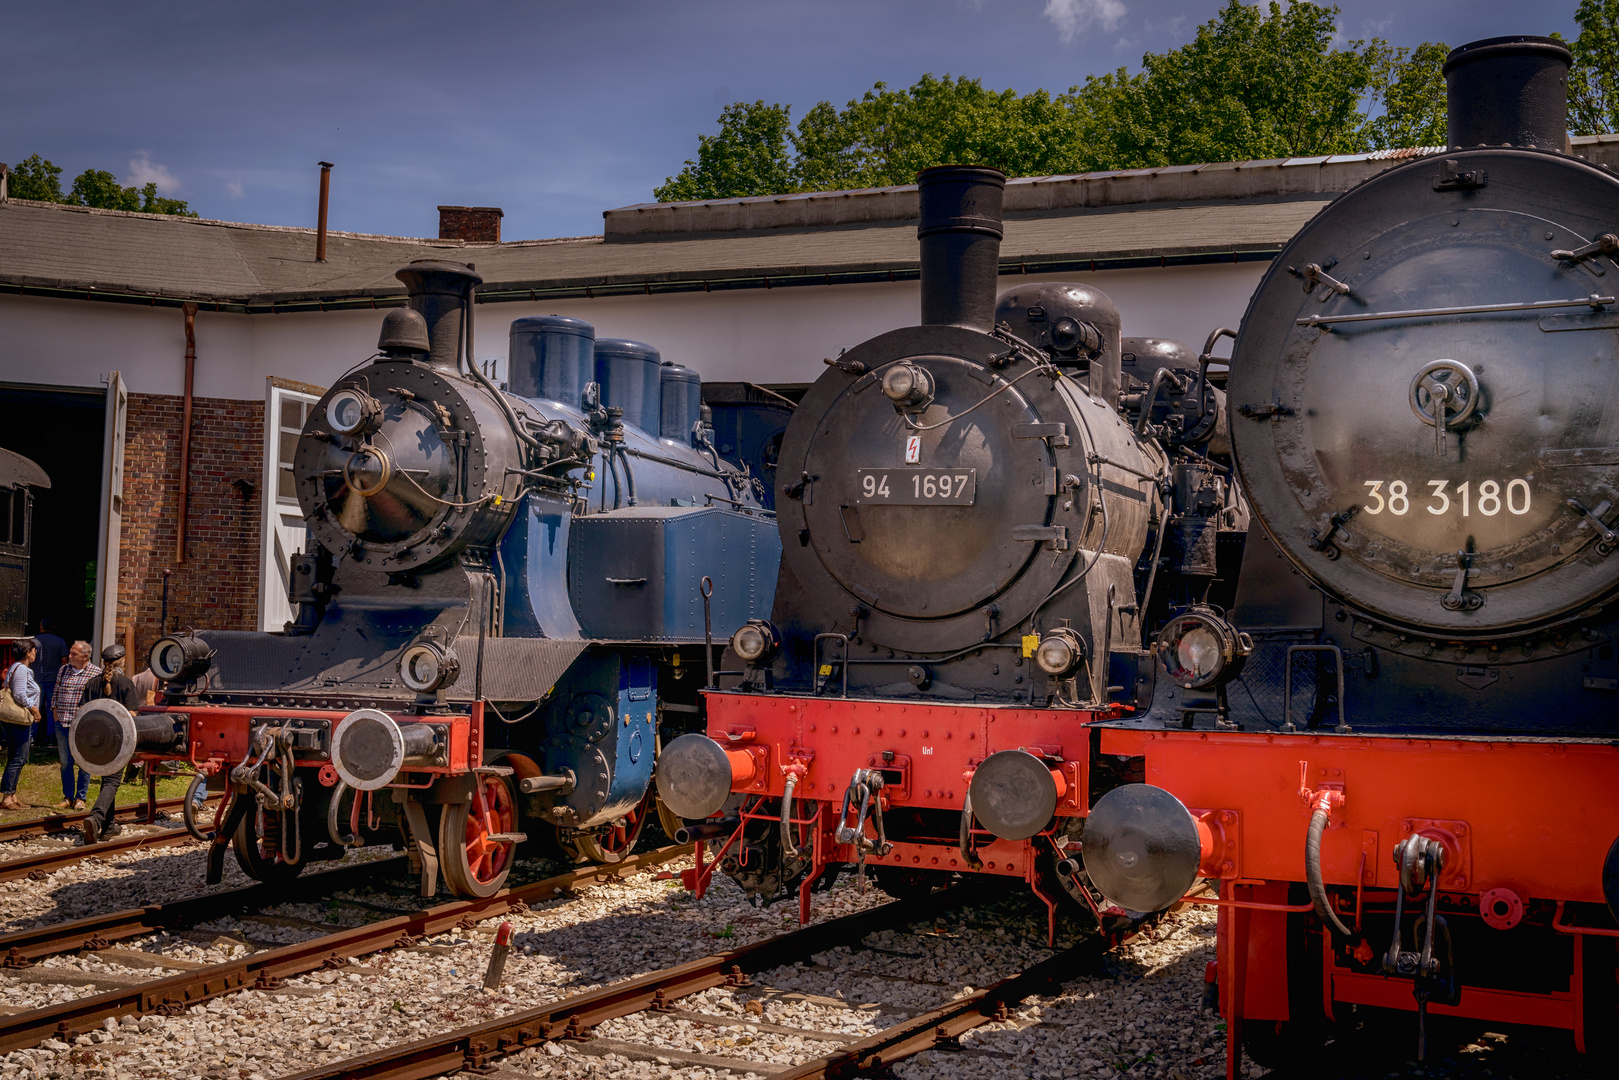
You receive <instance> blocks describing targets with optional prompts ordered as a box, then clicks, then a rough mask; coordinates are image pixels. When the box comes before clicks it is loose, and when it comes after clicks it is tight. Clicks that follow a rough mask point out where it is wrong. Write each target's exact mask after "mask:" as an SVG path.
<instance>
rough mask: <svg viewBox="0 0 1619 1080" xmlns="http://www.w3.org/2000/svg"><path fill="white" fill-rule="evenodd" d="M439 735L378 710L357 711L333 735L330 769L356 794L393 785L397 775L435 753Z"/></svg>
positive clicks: (344, 718) (338, 725) (429, 728)
mask: <svg viewBox="0 0 1619 1080" xmlns="http://www.w3.org/2000/svg"><path fill="white" fill-rule="evenodd" d="M437 740H438V735H437V733H436V732H435V731H434V730H433V728H431V727H429V726H428V725H426V724H400V723H398V722H396V721H395V720H394V718H393V717H391V716H389V715H388V714H387V713H385V712H382V711H381V710H380V709H356V710H354V711H353V712H351V713H349V714H348V715H347V716H345V717H343V719H342V720H340V721H338V724H337V730H335V731H333V732H332V767H333V768H335V769H336V770H337V775H338V776H340V777H342V778H343V782H344V783H345V784H347V785H348V786H349V787H351V788H354V789H355V790H356V791H375V790H376V789H377V788H380V787H386V786H387V785H388V784H391V783H393V780H394V777H396V776H398V775H399V771H400V770H401V769H403V768H404V767H405V766H406V765H407V764H410V763H411V762H413V761H422V760H425V759H427V758H430V757H432V756H433V755H434V752H435V751H436V750H437V749H438V741H437Z"/></svg>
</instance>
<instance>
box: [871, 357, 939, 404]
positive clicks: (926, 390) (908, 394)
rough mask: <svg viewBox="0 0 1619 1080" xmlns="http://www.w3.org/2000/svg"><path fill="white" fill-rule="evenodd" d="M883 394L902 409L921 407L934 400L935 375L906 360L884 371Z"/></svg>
mask: <svg viewBox="0 0 1619 1080" xmlns="http://www.w3.org/2000/svg"><path fill="white" fill-rule="evenodd" d="M883 395H884V396H885V397H887V398H888V400H889V401H892V402H893V403H894V404H895V405H897V406H899V407H900V408H902V409H920V408H923V407H925V406H926V405H927V404H928V403H929V402H931V401H932V400H933V376H932V375H930V374H929V373H928V370H927V368H924V367H921V366H920V365H917V364H911V363H906V362H904V361H902V362H900V363H898V364H895V365H893V366H892V367H890V368H889V369H888V370H887V371H885V372H884V373H883Z"/></svg>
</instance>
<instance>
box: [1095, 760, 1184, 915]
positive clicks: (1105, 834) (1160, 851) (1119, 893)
mask: <svg viewBox="0 0 1619 1080" xmlns="http://www.w3.org/2000/svg"><path fill="white" fill-rule="evenodd" d="M1084 844H1085V846H1084V848H1083V852H1084V858H1085V872H1086V873H1087V874H1089V875H1090V879H1091V883H1092V884H1094V885H1095V886H1096V887H1097V888H1098V889H1101V890H1102V895H1103V896H1105V897H1107V898H1108V899H1109V900H1111V901H1113V902H1114V903H1115V904H1117V905H1119V906H1120V907H1122V908H1125V909H1126V910H1128V911H1162V910H1163V909H1165V908H1167V907H1168V906H1169V905H1171V904H1173V903H1174V902H1175V901H1177V900H1179V899H1180V898H1181V897H1182V896H1183V895H1185V893H1186V890H1187V889H1190V888H1191V887H1192V882H1194V881H1196V880H1197V871H1198V864H1199V863H1200V862H1201V861H1202V858H1203V843H1202V838H1201V836H1200V835H1199V833H1198V828H1197V821H1196V820H1195V819H1194V818H1193V817H1192V813H1191V811H1189V810H1187V809H1186V807H1185V806H1184V805H1182V803H1181V801H1180V800H1179V799H1177V798H1175V796H1173V795H1171V794H1170V793H1169V792H1167V791H1165V790H1164V789H1163V788H1160V787H1153V786H1152V785H1151V784H1125V785H1124V786H1123V787H1117V788H1114V789H1113V790H1112V791H1110V792H1108V793H1107V794H1106V795H1103V796H1102V797H1101V798H1100V799H1098V800H1096V805H1095V806H1093V807H1091V813H1090V816H1089V817H1088V818H1086V819H1085V834H1084Z"/></svg>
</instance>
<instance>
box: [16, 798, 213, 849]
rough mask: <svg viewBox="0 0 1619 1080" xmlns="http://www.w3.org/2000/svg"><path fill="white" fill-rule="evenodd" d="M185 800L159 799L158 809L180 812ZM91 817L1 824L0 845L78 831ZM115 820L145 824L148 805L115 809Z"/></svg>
mask: <svg viewBox="0 0 1619 1080" xmlns="http://www.w3.org/2000/svg"><path fill="white" fill-rule="evenodd" d="M184 801H185V800H184V799H159V800H158V803H157V809H158V811H159V812H160V813H168V812H169V811H171V810H179V809H180V804H181V803H182V802H184ZM89 816H90V812H89V811H88V810H75V811H72V812H70V813H66V814H47V815H45V816H44V817H38V818H25V819H23V820H21V821H7V822H4V823H0V844H4V843H7V842H9V841H12V840H34V839H37V838H39V837H41V836H44V835H45V834H46V833H50V832H61V831H64V830H68V829H76V828H77V827H78V824H79V822H81V821H83V820H84V819H85V818H87V817H89ZM113 820H115V821H118V822H121V823H123V824H126V825H127V824H129V823H131V822H135V823H144V822H145V821H146V804H145V803H143V802H142V803H134V804H132V805H130V806H119V807H115V808H114V809H113Z"/></svg>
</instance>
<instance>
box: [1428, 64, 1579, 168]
mask: <svg viewBox="0 0 1619 1080" xmlns="http://www.w3.org/2000/svg"><path fill="white" fill-rule="evenodd" d="M1572 59H1573V56H1572V54H1570V53H1569V51H1568V46H1567V45H1565V44H1563V43H1562V42H1561V41H1558V40H1557V39H1556V38H1549V37H1529V36H1523V35H1520V36H1514V37H1496V38H1485V39H1484V40H1482V41H1473V42H1469V43H1468V44H1466V45H1461V46H1458V47H1457V48H1454V49H1452V50H1450V55H1449V56H1447V57H1446V58H1445V83H1446V89H1447V100H1446V113H1447V126H1448V128H1449V136H1448V138H1449V142H1450V145H1451V146H1454V147H1458V148H1461V149H1466V148H1468V147H1473V146H1502V145H1508V144H1510V145H1512V146H1532V147H1537V148H1539V149H1541V150H1557V151H1563V152H1566V151H1567V149H1568V66H1569V63H1570V62H1571V61H1572Z"/></svg>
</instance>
